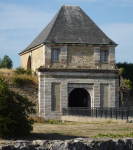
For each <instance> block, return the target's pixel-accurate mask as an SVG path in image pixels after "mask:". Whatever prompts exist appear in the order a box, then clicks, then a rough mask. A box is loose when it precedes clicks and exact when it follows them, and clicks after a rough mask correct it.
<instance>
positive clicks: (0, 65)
mask: <svg viewBox="0 0 133 150" xmlns="http://www.w3.org/2000/svg"><path fill="white" fill-rule="evenodd" d="M0 68H2V59H1V58H0Z"/></svg>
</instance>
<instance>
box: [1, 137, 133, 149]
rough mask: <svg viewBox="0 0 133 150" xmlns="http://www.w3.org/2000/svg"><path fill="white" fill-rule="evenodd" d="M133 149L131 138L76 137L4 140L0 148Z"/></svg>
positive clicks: (132, 139)
mask: <svg viewBox="0 0 133 150" xmlns="http://www.w3.org/2000/svg"><path fill="white" fill-rule="evenodd" d="M35 149H37V150H133V138H124V139H111V138H100V139H96V138H76V139H71V140H65V141H61V140H51V141H47V140H34V141H23V140H18V141H4V143H2V142H1V144H0V150H35Z"/></svg>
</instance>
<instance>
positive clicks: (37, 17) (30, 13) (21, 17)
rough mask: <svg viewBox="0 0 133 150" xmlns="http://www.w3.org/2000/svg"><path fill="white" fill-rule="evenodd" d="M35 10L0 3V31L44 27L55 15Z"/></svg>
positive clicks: (51, 11) (51, 12)
mask: <svg viewBox="0 0 133 150" xmlns="http://www.w3.org/2000/svg"><path fill="white" fill-rule="evenodd" d="M55 13H56V12H55V11H53V10H50V11H48V13H46V12H44V11H40V10H39V9H37V8H30V7H24V6H21V5H18V4H10V3H7V4H5V3H0V29H27V28H30V29H31V28H38V27H42V26H43V27H44V26H45V25H47V23H48V22H49V21H50V20H51V19H52V18H53V16H54V15H55Z"/></svg>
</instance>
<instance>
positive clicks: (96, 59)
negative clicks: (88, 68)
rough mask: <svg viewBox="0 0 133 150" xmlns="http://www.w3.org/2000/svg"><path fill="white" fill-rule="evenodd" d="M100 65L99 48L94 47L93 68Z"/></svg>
mask: <svg viewBox="0 0 133 150" xmlns="http://www.w3.org/2000/svg"><path fill="white" fill-rule="evenodd" d="M99 65H100V47H94V66H99Z"/></svg>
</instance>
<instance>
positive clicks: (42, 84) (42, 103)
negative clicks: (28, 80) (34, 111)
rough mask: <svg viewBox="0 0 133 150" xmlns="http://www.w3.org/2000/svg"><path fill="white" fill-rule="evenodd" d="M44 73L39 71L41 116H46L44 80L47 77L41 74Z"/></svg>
mask: <svg viewBox="0 0 133 150" xmlns="http://www.w3.org/2000/svg"><path fill="white" fill-rule="evenodd" d="M41 74H42V73H40V72H39V73H38V81H39V85H38V101H39V117H44V115H45V112H44V111H45V110H44V109H45V108H44V107H45V106H44V102H45V99H44V93H45V87H44V81H45V78H44V77H42V76H41Z"/></svg>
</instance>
